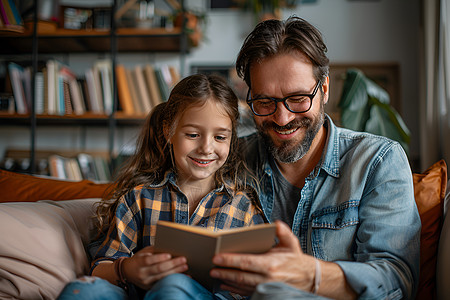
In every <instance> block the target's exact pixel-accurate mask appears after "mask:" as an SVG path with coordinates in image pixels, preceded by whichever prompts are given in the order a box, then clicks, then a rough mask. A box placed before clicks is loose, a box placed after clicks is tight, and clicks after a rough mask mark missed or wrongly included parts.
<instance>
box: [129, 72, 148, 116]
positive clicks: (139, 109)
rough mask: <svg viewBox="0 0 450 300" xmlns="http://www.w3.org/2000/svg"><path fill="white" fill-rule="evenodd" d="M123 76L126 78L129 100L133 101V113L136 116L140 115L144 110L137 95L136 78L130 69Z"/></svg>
mask: <svg viewBox="0 0 450 300" xmlns="http://www.w3.org/2000/svg"><path fill="white" fill-rule="evenodd" d="M125 74H126V76H127V82H128V86H129V87H130V92H131V99H132V100H133V106H134V111H135V112H136V113H138V114H142V112H143V111H144V108H143V106H142V105H141V101H140V99H139V95H138V93H137V84H136V76H135V75H134V72H133V71H132V70H130V69H127V70H126V72H125Z"/></svg>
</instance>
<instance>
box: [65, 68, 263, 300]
mask: <svg viewBox="0 0 450 300" xmlns="http://www.w3.org/2000/svg"><path fill="white" fill-rule="evenodd" d="M238 118H239V112H238V99H237V97H236V95H235V94H234V93H233V91H232V89H231V88H230V87H229V86H228V85H227V84H226V82H225V81H224V80H223V79H221V78H220V77H217V76H206V75H200V74H198V75H191V76H189V77H186V78H185V79H183V80H182V81H180V82H179V83H178V84H177V85H176V86H175V87H174V88H173V90H172V92H171V94H170V97H169V100H168V101H167V102H164V103H161V104H159V105H158V106H156V107H155V108H154V110H153V111H152V112H151V114H150V115H149V117H148V118H147V120H146V123H145V125H144V127H143V129H142V131H141V134H140V136H139V138H138V144H137V148H136V153H135V155H134V156H133V157H132V158H131V160H130V161H129V162H128V163H127V165H125V167H124V168H123V169H122V171H121V173H120V174H119V177H118V180H117V182H116V190H115V192H114V195H113V197H112V199H116V200H113V201H111V200H103V201H102V202H101V204H100V206H99V207H98V210H97V215H98V218H99V220H100V224H101V225H108V226H109V230H108V232H107V234H106V238H105V240H104V241H103V243H102V244H101V246H100V248H99V249H98V251H97V254H96V255H95V258H94V262H93V264H92V268H91V274H92V275H93V276H97V277H100V278H103V279H105V280H107V281H108V282H109V283H112V284H114V285H111V284H106V281H102V280H99V279H93V278H92V277H91V278H89V280H87V279H84V282H80V281H77V282H73V283H71V284H69V285H68V286H66V288H65V289H64V291H63V293H62V294H61V295H60V299H69V298H70V299H73V298H74V297H73V296H74V294H75V293H74V291H75V290H76V291H77V295H76V296H77V297H79V299H81V298H83V299H91V298H92V299H93V298H95V299H99V297H98V296H99V295H101V296H102V297H107V298H108V299H127V295H126V293H125V290H126V291H127V293H128V294H129V295H130V294H133V295H135V296H136V293H137V294H138V295H137V297H139V298H142V297H145V298H146V299H150V297H154V296H155V293H156V292H155V293H153V295H152V290H151V289H152V287H154V284H155V282H157V281H158V280H160V279H162V278H164V277H166V276H167V275H169V274H174V273H183V272H185V271H187V270H188V267H187V262H186V259H185V258H184V257H175V258H174V257H171V256H170V255H169V254H167V253H162V254H154V253H153V250H152V249H153V248H152V245H153V243H154V237H155V229H156V228H155V227H156V222H157V221H158V220H166V221H173V222H177V223H184V224H189V225H195V226H203V227H207V228H210V229H211V230H222V229H226V228H231V227H240V226H249V225H253V224H258V223H263V222H264V221H265V219H264V216H263V215H262V212H261V210H260V209H259V208H258V205H257V197H256V195H255V192H254V190H253V189H252V188H250V184H249V181H250V180H253V177H251V176H250V175H249V173H248V172H247V169H246V168H245V166H244V163H243V162H242V161H241V160H240V158H239V155H238V153H237V142H238V138H237V133H236V127H237V120H238ZM199 247H200V246H199ZM183 276H184V275H183ZM179 277H180V276H178V277H177V280H179ZM186 278H187V277H186ZM86 280H87V281H88V282H86ZM187 281H189V279H187ZM191 281H192V280H191ZM80 285H82V287H81V288H80ZM99 285H102V286H101V287H99ZM115 285H118V286H120V287H122V288H124V289H123V290H122V289H120V288H118V287H117V286H115ZM94 286H96V287H95V288H90V287H94ZM186 286H187V285H186ZM186 286H185V287H186ZM195 288H200V290H201V292H202V293H203V292H204V293H205V294H204V295H205V296H206V297H209V298H211V297H215V296H214V295H212V294H211V293H209V292H208V291H206V290H204V291H203V290H202V289H201V287H199V286H195ZM191 292H193V293H197V295H196V296H198V295H199V294H198V291H191ZM90 293H91V294H90ZM110 293H112V294H114V295H115V296H114V297H115V298H114V297H113V296H112V295H111V294H110ZM88 294H89V296H88ZM94 294H95V295H94ZM217 296H219V297H228V296H229V295H227V294H226V293H225V292H224V294H223V295H222V296H221V295H219V294H218V295H217ZM89 297H90V298H89Z"/></svg>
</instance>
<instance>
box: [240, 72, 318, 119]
mask: <svg viewBox="0 0 450 300" xmlns="http://www.w3.org/2000/svg"><path fill="white" fill-rule="evenodd" d="M320 83H321V81H320V80H319V81H318V82H317V84H316V86H315V87H314V90H313V92H312V94H296V95H291V96H287V97H284V98H273V97H261V98H255V99H250V89H248V92H247V104H248V105H249V106H250V108H251V109H252V112H253V113H254V114H255V115H257V116H270V115H271V114H274V113H275V112H276V111H277V104H278V102H283V104H284V106H285V107H286V109H287V110H289V111H290V112H293V113H305V112H307V111H308V110H310V109H311V106H312V101H313V99H314V97H315V96H316V94H317V91H318V90H319V86H320Z"/></svg>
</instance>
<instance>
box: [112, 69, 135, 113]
mask: <svg viewBox="0 0 450 300" xmlns="http://www.w3.org/2000/svg"><path fill="white" fill-rule="evenodd" d="M116 80H117V95H118V98H119V99H118V100H119V104H120V107H121V108H122V111H123V112H124V113H125V114H126V115H133V114H134V113H135V110H134V105H133V100H132V99H131V92H130V87H129V85H128V81H127V75H126V70H125V66H124V65H122V64H117V65H116Z"/></svg>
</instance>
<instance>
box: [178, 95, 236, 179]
mask: <svg viewBox="0 0 450 300" xmlns="http://www.w3.org/2000/svg"><path fill="white" fill-rule="evenodd" d="M231 136H232V123H231V119H230V117H229V116H228V114H227V113H226V112H225V110H224V108H223V106H222V105H221V104H220V103H218V102H216V101H213V100H211V99H209V100H207V101H206V103H205V104H204V105H202V106H192V107H190V108H188V109H187V110H186V111H185V112H184V113H183V114H182V115H181V117H180V120H179V122H178V124H177V127H176V129H175V134H174V136H173V137H172V138H171V139H170V141H171V143H172V146H173V155H174V160H175V165H176V168H177V172H178V180H179V183H180V184H187V183H189V184H191V183H192V184H197V185H198V184H201V186H203V187H207V186H210V187H211V188H212V186H213V185H214V174H215V172H216V171H217V170H218V169H219V168H220V167H221V166H223V164H224V163H225V161H226V160H227V157H228V154H229V152H230V142H231Z"/></svg>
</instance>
